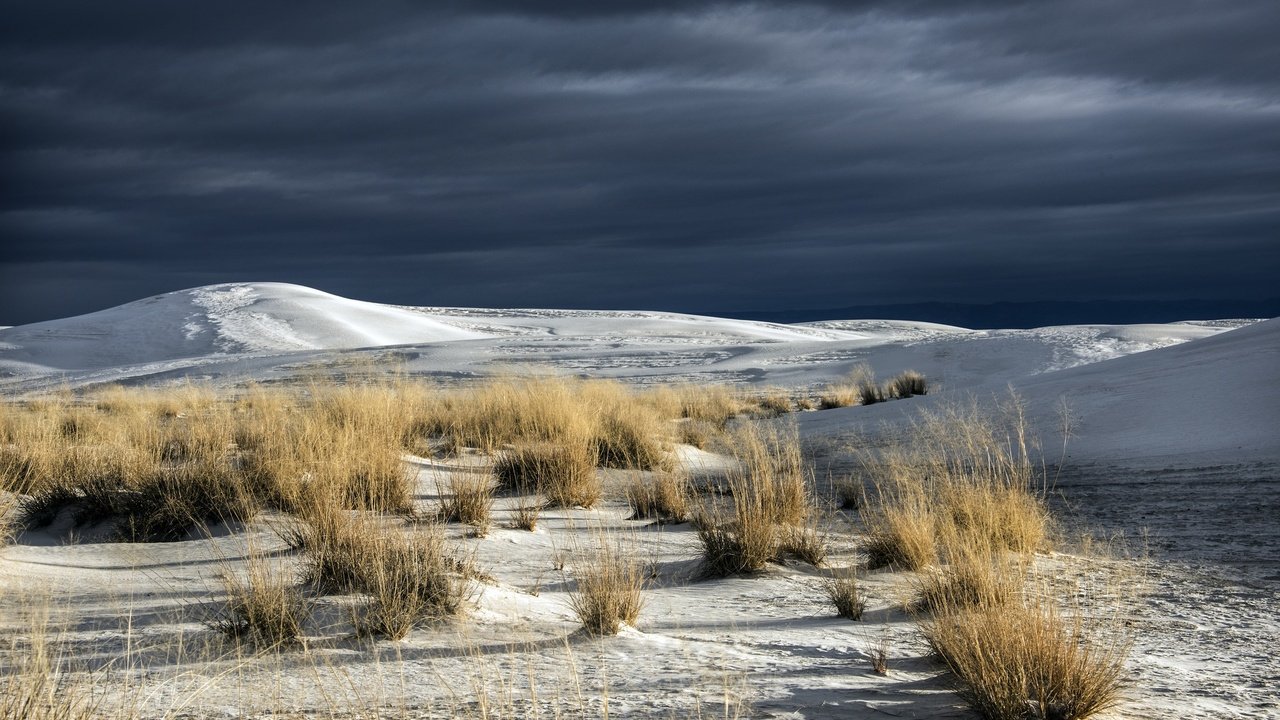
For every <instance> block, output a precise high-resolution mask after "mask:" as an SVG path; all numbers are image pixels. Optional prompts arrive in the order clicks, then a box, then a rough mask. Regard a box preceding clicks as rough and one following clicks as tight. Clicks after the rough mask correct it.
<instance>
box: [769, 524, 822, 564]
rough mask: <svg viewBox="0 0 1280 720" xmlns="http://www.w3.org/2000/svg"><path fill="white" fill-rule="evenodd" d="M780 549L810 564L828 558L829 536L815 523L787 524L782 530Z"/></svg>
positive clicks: (820, 562) (779, 542) (819, 562)
mask: <svg viewBox="0 0 1280 720" xmlns="http://www.w3.org/2000/svg"><path fill="white" fill-rule="evenodd" d="M778 549H779V550H780V551H781V552H784V553H786V554H788V555H791V556H792V557H795V558H798V559H800V560H803V561H805V562H807V563H809V564H810V565H813V566H820V565H822V564H823V563H824V562H826V560H827V536H826V534H825V533H823V532H822V531H821V530H819V529H818V528H817V526H816V525H814V524H807V525H802V526H794V525H792V526H787V527H785V528H784V529H783V530H782V531H781V532H780V538H779V541H778Z"/></svg>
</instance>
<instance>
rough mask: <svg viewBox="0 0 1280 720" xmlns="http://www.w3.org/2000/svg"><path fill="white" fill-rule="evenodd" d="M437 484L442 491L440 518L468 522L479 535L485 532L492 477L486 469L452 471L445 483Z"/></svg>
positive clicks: (490, 506)
mask: <svg viewBox="0 0 1280 720" xmlns="http://www.w3.org/2000/svg"><path fill="white" fill-rule="evenodd" d="M436 488H437V490H438V491H439V492H440V494H441V498H440V513H439V514H440V519H441V520H443V521H444V522H460V523H464V524H466V525H471V526H473V527H474V528H475V532H476V534H477V535H478V536H484V534H485V532H486V531H487V530H488V528H489V522H490V518H489V516H490V510H491V508H492V506H493V478H492V477H491V476H490V475H488V474H487V473H486V474H470V475H454V476H451V477H450V478H449V480H448V481H447V482H445V483H439V482H437V483H436Z"/></svg>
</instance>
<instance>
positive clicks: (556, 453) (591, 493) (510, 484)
mask: <svg viewBox="0 0 1280 720" xmlns="http://www.w3.org/2000/svg"><path fill="white" fill-rule="evenodd" d="M494 474H495V475H496V476H497V479H498V485H499V486H500V487H501V488H503V489H504V490H506V491H509V492H510V491H518V490H521V489H523V488H537V490H538V492H540V493H541V494H542V495H543V496H544V497H546V498H547V500H548V501H549V502H551V503H552V504H554V505H560V506H565V507H573V506H575V505H581V506H582V507H591V506H593V505H595V504H596V502H598V501H599V500H600V497H601V495H602V494H603V487H602V485H601V483H600V478H599V476H598V475H597V474H596V466H595V462H594V457H593V456H592V452H591V449H590V447H589V446H587V445H586V444H584V443H571V444H568V445H552V444H546V443H540V444H533V445H521V446H517V447H515V448H513V449H511V450H508V451H507V452H504V453H503V454H502V455H501V456H500V457H499V458H498V461H497V462H496V463H495V464H494Z"/></svg>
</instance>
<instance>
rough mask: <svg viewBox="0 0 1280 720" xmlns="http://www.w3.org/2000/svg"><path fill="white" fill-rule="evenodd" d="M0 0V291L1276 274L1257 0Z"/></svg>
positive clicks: (459, 294)
mask: <svg viewBox="0 0 1280 720" xmlns="http://www.w3.org/2000/svg"><path fill="white" fill-rule="evenodd" d="M20 5H21V6H20V7H18V8H14V9H13V11H12V12H11V13H8V14H11V15H12V19H11V21H7V22H6V23H5V24H4V25H3V26H2V27H0V42H2V45H0V111H2V113H3V114H2V115H0V142H2V143H3V144H2V147H0V153H2V154H0V163H2V164H0V173H2V175H0V188H3V192H2V193H0V213H2V215H0V237H2V239H3V250H0V283H3V289H2V290H0V302H2V303H3V312H0V315H2V316H0V322H25V321H31V320H37V319H43V318H47V317H53V316H60V315H66V314H70V313H74V312H82V311H87V310H92V309H96V308H98V307H101V306H103V305H106V304H111V303H115V302H120V301H124V300H129V299H133V298H135V297H139V296H142V295H146V294H149V293H152V292H158V291H162V290H168V289H176V288H179V287H185V286H190V285H197V284H202V283H207V282H216V281H223V280H232V279H236V280H241V279H250V280H252V279H264V280H265V279H271V280H285V281H292V282H300V283H304V284H310V285H314V286H318V287H321V288H323V289H326V290H330V291H333V292H338V293H342V294H347V295H352V296H356V297H361V298H365V299H374V300H385V301H395V302H406V303H408V302H412V303H424V304H425V303H446V304H457V305H513V304H514V305H544V306H578V307H581V306H599V307H606V306H614V307H620V306H631V307H663V308H686V309H701V310H726V309H745V308H758V309H765V308H793V307H822V306H838V305H855V304H861V305H865V304H875V303H897V302H911V301H917V300H949V301H978V302H982V301H993V300H1036V299H1091V298H1119V299H1124V298H1135V299H1169V298H1185V297H1207V298H1233V297H1246V298H1247V297H1261V296H1264V295H1266V294H1269V293H1273V291H1272V286H1273V284H1274V282H1275V281H1274V278H1275V277H1276V276H1277V275H1280V74H1278V73H1276V72H1275V68H1277V67H1280V50H1278V48H1280V43H1276V42H1275V38H1276V37H1280V8H1278V7H1277V6H1276V5H1275V3H1274V2H1273V1H1272V0H1256V1H1248V0H1241V1H1238V2H1214V3H1206V2H1195V1H1193V0H1168V1H1161V2H1154V1H1151V2H1124V3H1117V2H1113V1H1111V0H1070V1H1068V2H1055V3H1032V2H994V1H993V2H963V3H962V2H923V1H922V2H891V1H886V2H850V3H834V2H833V3H826V4H803V5H801V4H785V5H783V4H779V5H770V4H755V3H752V4H713V3H705V4H700V3H677V2H665V3H642V2H606V3H599V2H593V3H589V2H562V3H555V2H514V1H511V2H502V1H492V2H483V3H474V2H456V3H443V4H438V5H436V6H434V7H433V8H431V9H430V10H426V11H424V10H422V9H421V6H420V5H418V4H412V3H407V2H406V3H365V4H362V5H364V6H365V7H359V8H356V6H353V5H352V4H350V3H332V4H323V3H318V4H314V5H310V6H309V7H308V9H307V10H306V11H305V12H304V11H300V10H295V9H286V8H285V7H284V5H285V4H278V3H247V2H224V3H217V4H208V3H198V4H191V3H171V2H160V1H158V0H149V1H148V0H122V1H121V2H116V3H107V4H103V3H77V2H69V1H66V0H62V1H61V2H49V1H44V2H39V3H36V2H27V3H21V4H20ZM277 6H279V7H277Z"/></svg>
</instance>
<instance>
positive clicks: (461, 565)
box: [282, 511, 476, 640]
mask: <svg viewBox="0 0 1280 720" xmlns="http://www.w3.org/2000/svg"><path fill="white" fill-rule="evenodd" d="M385 521H386V518H381V517H377V516H373V517H370V516H364V515H357V514H352V513H348V512H341V511H336V512H327V513H315V514H314V515H313V517H312V518H311V519H310V520H308V521H307V522H306V523H303V524H300V525H297V526H293V527H291V528H289V529H287V530H285V531H284V532H283V533H282V536H283V537H284V539H285V541H286V542H288V543H289V544H290V545H291V546H293V547H294V548H296V549H299V550H302V551H303V552H304V555H303V558H302V564H301V581H302V583H303V584H306V585H310V586H312V587H314V588H316V590H318V591H319V592H322V593H343V594H345V593H361V594H364V595H366V596H367V598H366V600H365V601H364V602H362V603H361V604H360V605H358V606H357V607H356V609H355V610H354V611H353V618H352V622H353V624H355V626H356V629H357V631H358V632H359V633H360V634H362V635H376V636H381V637H388V638H391V639H393V640H398V639H400V638H402V637H404V636H405V635H406V634H408V633H409V631H410V630H412V629H413V628H414V627H416V626H418V625H420V624H421V623H423V622H426V621H429V620H434V619H441V618H445V617H450V616H453V615H456V614H458V613H459V612H460V610H461V609H462V605H463V603H464V602H465V601H466V598H467V597H468V596H469V595H470V593H471V587H472V585H471V579H470V578H471V577H472V576H474V575H475V574H476V573H475V571H474V568H473V567H472V566H471V563H470V562H468V561H465V560H459V559H457V558H454V557H453V556H452V555H450V554H449V551H448V547H447V545H446V542H445V537H444V532H443V531H442V530H441V528H440V527H439V526H437V525H434V524H430V523H428V524H426V525H425V526H424V525H419V526H418V527H416V528H413V529H410V530H407V531H406V530H402V529H401V528H398V527H389V526H387V524H386V522H385Z"/></svg>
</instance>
